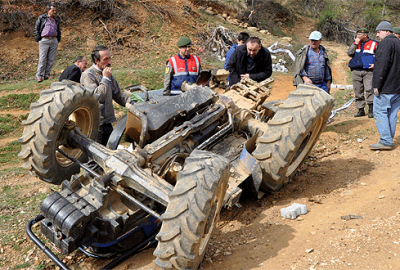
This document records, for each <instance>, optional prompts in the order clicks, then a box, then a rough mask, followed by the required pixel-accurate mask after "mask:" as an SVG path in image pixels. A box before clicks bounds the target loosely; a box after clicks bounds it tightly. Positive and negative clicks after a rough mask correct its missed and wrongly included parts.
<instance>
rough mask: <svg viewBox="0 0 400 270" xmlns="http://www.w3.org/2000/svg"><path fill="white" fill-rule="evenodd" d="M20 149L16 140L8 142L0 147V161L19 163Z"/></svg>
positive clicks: (3, 163) (4, 163)
mask: <svg viewBox="0 0 400 270" xmlns="http://www.w3.org/2000/svg"><path fill="white" fill-rule="evenodd" d="M20 151H21V144H19V143H18V142H17V141H13V142H9V143H7V145H6V146H4V147H1V148H0V163H1V164H2V165H6V164H16V163H19V162H20V160H19V159H18V153H19V152H20Z"/></svg>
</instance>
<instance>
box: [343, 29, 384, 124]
mask: <svg viewBox="0 0 400 270" xmlns="http://www.w3.org/2000/svg"><path fill="white" fill-rule="evenodd" d="M368 33H369V31H368V29H365V28H361V29H358V30H357V37H356V39H355V40H354V42H353V44H352V45H351V46H350V48H349V50H348V51H347V55H348V56H350V57H352V59H351V60H350V62H349V68H350V69H351V71H352V74H353V88H354V95H355V98H356V107H357V109H358V112H357V114H355V115H354V117H360V116H365V110H364V107H365V97H364V91H365V93H366V99H367V104H368V106H369V107H368V117H369V118H373V117H374V113H373V101H374V91H373V89H372V74H373V68H374V61H375V49H376V46H377V45H378V42H377V41H375V40H373V39H370V38H369V37H368Z"/></svg>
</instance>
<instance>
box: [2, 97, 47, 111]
mask: <svg viewBox="0 0 400 270" xmlns="http://www.w3.org/2000/svg"><path fill="white" fill-rule="evenodd" d="M39 97H40V96H39V94H35V93H29V94H10V95H7V96H3V97H0V110H8V109H21V110H28V109H29V106H30V105H31V103H32V102H35V101H37V100H38V99H39Z"/></svg>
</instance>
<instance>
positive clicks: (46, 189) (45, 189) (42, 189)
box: [39, 186, 52, 194]
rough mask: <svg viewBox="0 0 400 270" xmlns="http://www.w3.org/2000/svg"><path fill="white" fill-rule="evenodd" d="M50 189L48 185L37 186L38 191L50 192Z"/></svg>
mask: <svg viewBox="0 0 400 270" xmlns="http://www.w3.org/2000/svg"><path fill="white" fill-rule="evenodd" d="M51 191H52V190H51V188H50V187H48V186H46V187H42V188H39V193H42V194H43V193H50V192H51Z"/></svg>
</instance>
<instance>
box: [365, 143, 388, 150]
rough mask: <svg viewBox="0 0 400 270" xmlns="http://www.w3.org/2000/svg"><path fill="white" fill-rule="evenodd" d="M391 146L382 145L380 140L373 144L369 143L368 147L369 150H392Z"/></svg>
mask: <svg viewBox="0 0 400 270" xmlns="http://www.w3.org/2000/svg"><path fill="white" fill-rule="evenodd" d="M392 148H393V146H389V145H384V144H382V143H380V142H378V143H375V144H371V145H370V146H369V149H371V150H392Z"/></svg>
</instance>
